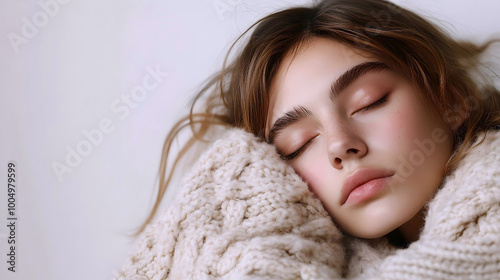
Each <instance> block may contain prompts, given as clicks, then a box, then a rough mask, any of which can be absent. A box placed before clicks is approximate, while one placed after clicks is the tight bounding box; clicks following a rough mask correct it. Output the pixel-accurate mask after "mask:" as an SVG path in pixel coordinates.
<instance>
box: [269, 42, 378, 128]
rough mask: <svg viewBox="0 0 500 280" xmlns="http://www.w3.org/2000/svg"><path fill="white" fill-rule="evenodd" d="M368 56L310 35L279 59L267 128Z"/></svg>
mask: <svg viewBox="0 0 500 280" xmlns="http://www.w3.org/2000/svg"><path fill="white" fill-rule="evenodd" d="M370 59H371V56H369V55H368V54H366V53H362V52H360V51H358V50H356V51H354V49H353V48H351V47H348V46H345V45H343V44H341V43H338V42H336V41H333V40H331V39H326V38H313V39H312V40H311V41H310V42H308V43H307V44H305V45H303V46H302V47H301V48H300V49H299V50H298V51H297V52H296V53H294V54H292V55H288V56H287V57H285V59H284V60H283V61H282V63H281V65H280V67H279V68H278V71H277V73H276V76H275V77H274V79H273V82H272V84H271V92H270V94H271V96H270V103H269V111H268V115H267V124H266V131H269V129H270V126H271V125H272V124H273V123H274V122H275V121H276V119H277V118H279V117H281V116H282V115H283V114H284V113H285V112H287V111H290V110H291V109H293V108H294V107H296V106H305V107H307V103H308V100H310V98H311V95H312V94H313V93H325V94H328V92H329V89H330V86H331V84H332V82H334V81H335V80H336V79H337V78H338V77H339V76H340V75H341V74H342V73H344V72H345V71H347V70H348V69H350V68H351V67H353V66H355V65H358V64H360V63H362V62H367V61H370Z"/></svg>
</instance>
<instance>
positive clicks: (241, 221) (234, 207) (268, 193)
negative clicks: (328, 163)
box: [115, 129, 344, 280]
mask: <svg viewBox="0 0 500 280" xmlns="http://www.w3.org/2000/svg"><path fill="white" fill-rule="evenodd" d="M340 239H341V234H340V232H339V231H338V229H337V228H336V227H335V225H334V224H333V222H332V221H331V219H330V217H329V215H328V213H327V212H326V211H325V210H324V208H323V207H322V205H321V203H320V201H319V200H318V199H316V198H315V197H314V196H313V194H312V193H311V192H310V191H309V190H308V187H307V185H306V184H305V183H304V182H303V181H302V180H301V178H300V177H299V176H298V175H296V174H295V173H294V171H293V169H291V167H289V166H288V165H287V164H285V163H284V162H283V161H282V160H281V159H280V158H279V156H278V155H277V153H276V152H275V150H274V148H273V147H272V146H270V145H268V144H266V143H262V142H260V141H259V140H257V139H256V138H255V137H254V136H252V135H251V134H249V133H246V132H243V131H241V130H238V129H231V130H229V131H228V132H227V134H226V135H224V136H223V137H222V138H221V139H220V140H218V141H216V142H215V143H214V144H213V145H212V146H211V148H209V149H208V151H206V152H205V153H204V154H203V155H202V157H201V158H200V159H199V161H198V163H197V164H196V165H195V166H194V168H193V170H192V172H191V174H190V175H189V176H188V177H187V179H186V180H185V183H184V185H183V186H182V189H181V191H180V193H179V195H178V197H177V199H176V201H175V203H174V204H173V205H172V206H171V207H169V208H168V209H167V210H166V211H165V212H164V213H162V214H161V215H160V216H159V218H158V219H157V220H155V221H154V222H153V223H152V224H150V225H149V226H148V227H147V228H146V230H145V232H144V233H143V234H142V235H141V237H140V238H139V240H138V243H137V245H136V249H135V251H134V252H133V253H132V254H131V256H130V257H129V258H128V260H127V261H126V263H125V265H124V266H123V268H122V269H121V270H120V271H119V272H118V273H116V276H115V279H119V280H122V279H154V280H158V279H339V278H340V277H341V270H342V265H343V261H344V251H343V249H342V247H341V245H340Z"/></svg>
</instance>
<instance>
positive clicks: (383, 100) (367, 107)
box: [353, 93, 389, 114]
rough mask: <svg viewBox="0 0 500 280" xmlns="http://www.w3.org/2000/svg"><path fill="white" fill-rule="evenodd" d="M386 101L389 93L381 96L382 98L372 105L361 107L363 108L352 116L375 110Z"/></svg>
mask: <svg viewBox="0 0 500 280" xmlns="http://www.w3.org/2000/svg"><path fill="white" fill-rule="evenodd" d="M388 99H389V93H387V94H385V95H384V96H382V98H380V99H379V100H377V101H375V102H374V103H372V104H370V105H368V106H366V107H363V108H361V109H359V110H357V111H356V112H354V113H353V114H356V113H359V112H363V111H366V110H370V109H374V108H377V107H378V106H380V105H382V104H384V103H385V102H386V101H387V100H388Z"/></svg>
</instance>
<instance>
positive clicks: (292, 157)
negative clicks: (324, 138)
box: [282, 137, 316, 161]
mask: <svg viewBox="0 0 500 280" xmlns="http://www.w3.org/2000/svg"><path fill="white" fill-rule="evenodd" d="M314 139H316V137H314V138H311V139H310V140H309V141H307V142H306V143H305V144H304V145H302V147H300V148H299V149H298V150H296V151H295V152H293V153H291V154H289V155H288V156H282V158H283V159H284V160H286V161H290V160H292V159H294V158H296V157H298V156H299V155H300V154H301V153H302V152H303V151H305V149H306V148H307V147H308V146H309V145H311V143H312V142H313V141H314Z"/></svg>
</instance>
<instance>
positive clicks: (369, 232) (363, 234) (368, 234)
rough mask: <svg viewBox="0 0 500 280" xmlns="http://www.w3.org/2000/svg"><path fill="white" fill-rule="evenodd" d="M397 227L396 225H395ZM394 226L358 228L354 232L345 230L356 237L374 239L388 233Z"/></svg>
mask: <svg viewBox="0 0 500 280" xmlns="http://www.w3.org/2000/svg"><path fill="white" fill-rule="evenodd" d="M396 228H397V227H396ZM396 228H391V229H385V228H384V229H373V228H371V229H365V230H359V231H355V232H349V231H346V232H347V233H348V234H350V235H352V236H355V237H358V238H364V239H376V238H380V237H383V236H385V235H387V234H388V233H390V232H391V231H393V230H395V229H396Z"/></svg>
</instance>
